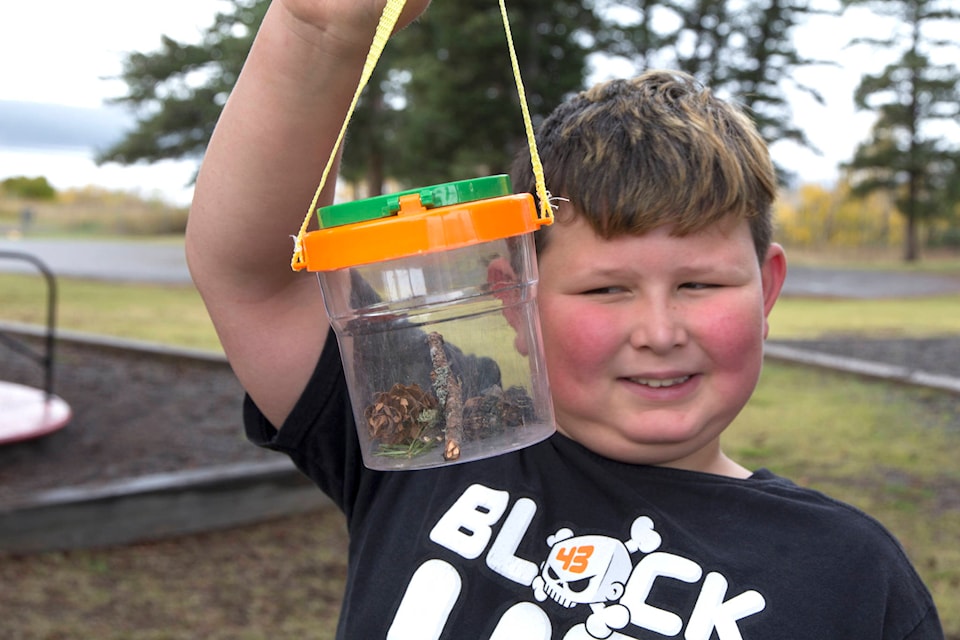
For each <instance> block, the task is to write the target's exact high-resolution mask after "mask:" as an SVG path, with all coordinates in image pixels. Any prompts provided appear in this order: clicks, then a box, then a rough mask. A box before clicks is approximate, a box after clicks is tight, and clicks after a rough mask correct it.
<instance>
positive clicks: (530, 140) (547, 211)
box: [500, 0, 553, 224]
mask: <svg viewBox="0 0 960 640" xmlns="http://www.w3.org/2000/svg"><path fill="white" fill-rule="evenodd" d="M500 15H502V16H503V30H504V32H506V34H507V48H508V49H509V50H510V64H512V65H513V79H514V80H515V81H516V83H517V94H518V95H519V96H520V112H521V113H522V114H523V126H524V129H525V130H526V132H527V144H528V145H529V147H530V162H531V163H532V164H533V178H534V180H535V182H536V185H537V197H538V198H540V219H541V220H545V221H546V222H545V224H550V223H552V222H553V208H552V207H551V204H550V192H549V191H547V185H546V180H545V179H544V177H543V164H542V163H541V162H540V153H539V152H538V151H537V138H536V136H535V135H534V133H533V121H532V120H531V119H530V109H529V108H528V107H527V94H526V92H525V91H524V90H523V79H522V78H521V77H520V64H519V63H518V62H517V52H516V50H515V49H514V48H513V34H512V33H510V20H509V19H507V5H506V3H505V0H500Z"/></svg>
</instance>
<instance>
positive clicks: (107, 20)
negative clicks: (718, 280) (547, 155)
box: [0, 0, 884, 200]
mask: <svg viewBox="0 0 960 640" xmlns="http://www.w3.org/2000/svg"><path fill="white" fill-rule="evenodd" d="M438 1H448V0H438ZM508 4H509V3H508ZM227 6H228V5H224V2H223V0H86V1H85V2H77V1H76V0H29V1H24V0H22V1H19V2H7V3H5V6H4V10H3V15H2V20H0V60H2V61H3V62H2V64H0V101H26V102H39V103H48V104H57V105H70V106H76V107H87V108H99V107H101V106H102V105H103V104H104V101H105V100H107V99H109V98H111V97H118V96H122V95H124V93H125V89H126V85H125V84H124V83H122V82H121V81H119V80H117V79H116V76H117V75H118V74H119V73H120V69H121V60H122V57H123V55H124V54H125V53H128V52H131V51H152V50H154V49H156V48H158V46H159V44H160V36H161V34H166V35H169V36H171V37H173V38H175V39H177V40H181V41H196V40H197V39H199V37H200V35H201V33H202V31H203V30H204V28H205V27H207V26H209V25H210V24H211V23H212V19H213V16H214V15H215V13H216V12H217V10H223V9H224V8H226V7H227ZM868 17H869V15H868V14H866V13H865V12H860V13H859V14H855V15H853V16H851V17H850V18H849V19H846V20H844V21H842V22H837V21H835V20H833V21H831V20H821V21H817V22H816V23H815V24H812V25H810V26H808V27H804V28H803V29H801V30H799V31H798V32H797V38H798V41H797V45H798V48H799V49H800V52H801V54H804V55H807V56H811V57H819V58H826V59H835V60H837V61H838V62H840V63H841V65H842V66H841V67H839V68H825V69H818V70H808V71H803V72H802V74H801V76H800V77H801V79H802V80H803V81H804V82H806V83H808V84H811V85H813V86H815V87H817V88H818V89H819V90H820V91H821V92H823V93H824V95H825V96H826V98H827V101H828V102H827V105H826V106H819V105H817V104H816V103H814V102H813V101H811V100H805V99H803V98H801V97H797V102H796V103H795V104H794V105H793V108H794V121H795V122H796V124H797V125H799V126H800V127H802V128H804V129H805V130H806V131H807V134H808V136H809V137H810V140H811V141H812V142H813V143H814V144H815V145H816V146H818V147H819V148H820V149H821V150H822V151H823V153H824V155H823V156H816V155H815V154H813V153H812V152H810V151H806V150H802V149H798V148H796V147H794V146H791V145H785V144H781V145H774V147H773V153H774V156H775V159H776V160H777V161H778V162H779V163H780V164H782V165H783V166H785V167H786V168H787V169H790V170H792V171H795V172H798V173H799V174H800V175H801V177H802V178H803V179H805V180H807V181H817V182H821V181H828V180H830V179H832V178H833V177H834V176H835V174H836V166H837V164H838V163H839V162H842V161H845V160H847V159H849V158H850V156H851V155H852V153H853V149H854V147H855V145H856V144H857V143H858V142H860V141H861V140H863V139H864V138H865V137H866V135H867V133H868V131H869V128H870V124H871V122H872V116H871V115H870V114H865V113H861V114H856V113H855V111H854V108H853V100H852V95H853V89H854V87H855V86H856V83H857V82H858V80H859V77H860V76H861V74H862V73H864V72H865V71H877V70H879V69H880V68H882V64H883V62H884V60H883V56H882V55H878V54H877V53H876V52H872V53H871V52H861V53H859V54H858V53H857V52H852V51H850V50H845V49H844V45H845V44H846V43H847V42H848V41H849V39H850V38H851V37H853V36H854V35H856V34H858V33H859V34H873V35H878V34H877V25H878V24H880V23H877V22H874V21H870V20H868V19H867V18H868ZM879 35H882V34H879ZM91 117H93V116H91ZM2 147H6V148H2ZM16 153H20V151H18V150H16V149H13V148H12V144H11V141H10V140H9V139H8V140H6V141H4V140H3V139H0V179H2V178H4V177H8V175H22V174H28V172H27V171H21V170H19V169H27V168H29V169H31V170H33V171H34V172H35V171H36V170H37V169H40V170H41V171H43V170H44V169H45V170H46V173H47V174H50V173H53V172H54V162H53V160H52V159H50V160H48V162H47V164H46V165H44V164H43V160H42V159H41V158H39V157H38V155H37V153H36V150H33V151H31V152H30V154H27V152H26V151H23V152H22V154H21V156H15V155H14V154H16ZM28 155H29V158H28ZM75 156H76V158H75V160H76V161H77V162H80V161H81V158H82V156H83V154H75ZM77 162H75V163H74V165H73V166H72V168H70V169H66V170H65V173H66V175H64V176H61V177H58V180H54V179H52V181H53V182H54V184H55V186H58V187H60V188H63V187H68V186H82V185H83V184H87V183H94V184H103V186H108V187H110V188H123V187H118V186H117V185H116V184H114V183H116V182H117V181H121V182H122V181H123V180H124V178H121V177H119V176H122V175H127V176H131V177H130V178H128V180H131V181H133V182H137V183H142V184H141V186H143V187H145V188H146V190H148V191H149V190H151V189H156V190H158V191H165V192H166V191H170V190H177V193H178V196H177V197H178V198H179V199H180V200H186V199H188V197H189V194H188V193H187V192H186V191H185V190H184V189H183V183H184V180H186V179H188V178H189V174H190V173H191V172H192V168H191V165H190V163H164V164H163V165H161V166H153V167H140V168H138V169H128V170H124V169H121V168H118V167H109V166H108V167H101V168H99V169H97V168H91V167H87V168H86V169H83V170H81V168H80V166H79V164H77ZM38 163H39V164H38ZM90 164H91V163H90V162H89V161H87V165H90ZM124 171H127V173H126V174H125V173H124ZM136 171H139V173H137V174H136V176H135V177H134V176H133V173H130V172H136ZM48 177H49V176H48ZM71 181H72V182H74V183H77V184H64V183H66V182H71ZM58 182H59V183H58ZM107 183H109V184H107ZM151 183H155V184H151ZM174 185H175V186H174Z"/></svg>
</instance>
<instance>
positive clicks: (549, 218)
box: [290, 0, 553, 271]
mask: <svg viewBox="0 0 960 640" xmlns="http://www.w3.org/2000/svg"><path fill="white" fill-rule="evenodd" d="M499 1H500V14H501V15H502V16H503V29H504V32H505V33H506V36H507V47H508V48H509V50H510V63H511V65H512V66H513V77H514V80H515V81H516V83H517V93H518V94H519V96H520V111H521V112H522V114H523V123H524V129H525V131H526V135H527V143H528V145H529V147H530V158H531V162H532V164H533V176H534V180H535V181H536V188H537V197H538V198H539V199H540V220H543V221H545V224H549V223H550V222H553V209H552V208H551V205H550V193H549V192H548V191H547V187H546V180H545V179H544V177H543V164H542V163H541V162H540V154H539V153H538V152H537V142H536V138H535V136H534V132H533V122H532V120H531V118H530V110H529V108H528V107H527V96H526V92H525V91H524V89H523V80H522V79H521V77H520V65H519V63H518V62H517V53H516V50H515V49H514V46H513V35H512V34H511V32H510V21H509V20H508V18H507V5H506V4H505V0H499ZM404 4H406V0H387V4H386V6H384V8H383V13H382V14H381V15H380V22H379V24H377V30H376V33H374V36H373V44H371V45H370V51H369V52H368V53H367V59H366V61H365V62H364V64H363V72H362V73H361V74H360V83H359V84H358V85H357V90H356V91H355V92H354V94H353V100H352V101H351V102H350V107H349V108H348V109H347V115H346V117H345V118H344V119H343V125H342V126H341V127H340V133H339V134H338V135H337V140H336V142H334V143H333V149H332V150H331V151H330V158H329V159H328V160H327V164H326V166H325V167H324V168H323V173H322V174H321V176H320V184H319V185H318V186H317V191H316V193H315V194H314V195H313V201H312V202H311V203H310V208H309V209H308V210H307V215H306V217H305V218H304V219H303V224H302V225H300V231H299V233H297V237H296V241H295V244H294V249H293V259H292V260H291V262H290V266H291V268H292V269H293V270H294V271H302V270H303V269H304V268H306V260H305V258H304V255H303V237H304V235H305V234H306V232H307V227H308V226H309V225H310V218H311V217H312V216H313V214H314V211H315V210H316V208H317V202H318V201H319V200H320V194H321V192H322V191H323V187H324V185H325V184H326V182H327V178H328V177H329V175H330V170H331V169H332V168H333V164H334V161H335V160H336V157H337V151H338V150H339V149H340V145H341V144H342V143H343V138H344V136H345V135H346V132H347V125H348V124H349V123H350V118H351V117H352V116H353V112H354V110H355V109H356V107H357V102H359V100H360V94H362V93H363V90H364V88H365V87H366V86H367V82H368V81H369V80H370V76H371V74H373V70H374V68H375V67H376V66H377V61H378V60H379V59H380V54H381V53H383V49H384V47H385V46H386V44H387V40H389V39H390V35H391V34H392V33H393V29H394V27H395V26H396V24H397V20H398V19H399V17H400V13H401V11H403V6H404Z"/></svg>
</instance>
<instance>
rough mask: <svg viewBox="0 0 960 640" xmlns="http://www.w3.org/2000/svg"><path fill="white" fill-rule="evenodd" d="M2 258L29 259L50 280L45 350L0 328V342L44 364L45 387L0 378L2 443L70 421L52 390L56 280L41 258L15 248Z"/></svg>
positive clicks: (33, 435) (67, 410)
mask: <svg viewBox="0 0 960 640" xmlns="http://www.w3.org/2000/svg"><path fill="white" fill-rule="evenodd" d="M0 260H21V261H25V262H29V263H30V264H32V265H33V266H34V267H36V268H37V270H38V271H40V273H41V274H42V276H43V278H44V280H45V281H46V284H47V318H46V320H47V323H46V333H45V335H44V340H43V348H42V350H38V349H36V348H34V347H33V346H32V345H31V344H29V343H28V342H26V341H24V340H21V339H19V338H17V337H15V336H12V335H8V334H6V333H3V332H0V344H2V345H3V346H5V347H7V350H8V351H12V352H13V353H15V354H17V355H22V356H25V357H27V358H29V359H31V360H33V361H34V362H36V363H37V364H38V365H40V366H41V367H42V368H43V374H44V375H43V388H42V389H38V388H34V387H31V386H27V385H24V384H20V383H16V382H9V381H3V380H0V445H2V444H8V443H12V442H20V441H23V440H30V439H33V438H39V437H41V436H44V435H47V434H49V433H52V432H54V431H57V430H59V429H62V428H63V427H65V426H66V425H67V423H68V422H70V418H71V417H72V412H71V410H70V406H69V405H68V404H67V403H66V402H65V401H64V400H63V399H62V398H60V397H59V396H57V395H56V394H54V392H53V369H54V353H55V347H56V342H55V328H56V314H57V282H56V278H55V277H54V275H53V272H52V271H50V269H49V268H48V267H47V266H46V265H45V264H44V263H43V262H41V261H40V260H39V259H37V258H36V257H34V256H32V255H30V254H27V253H20V252H16V251H0Z"/></svg>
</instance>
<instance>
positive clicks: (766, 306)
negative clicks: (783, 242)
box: [760, 242, 787, 338]
mask: <svg viewBox="0 0 960 640" xmlns="http://www.w3.org/2000/svg"><path fill="white" fill-rule="evenodd" d="M760 279H761V283H762V288H763V337H764V338H766V337H767V334H768V333H770V323H769V318H770V312H771V311H773V305H774V304H776V302H777V298H779V297H780V291H781V290H782V289H783V283H784V282H785V281H786V279H787V256H786V254H785V253H784V251H783V247H781V246H780V245H779V244H777V243H775V242H774V243H772V244H771V245H770V248H769V249H767V256H766V258H764V260H763V264H761V265H760Z"/></svg>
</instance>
